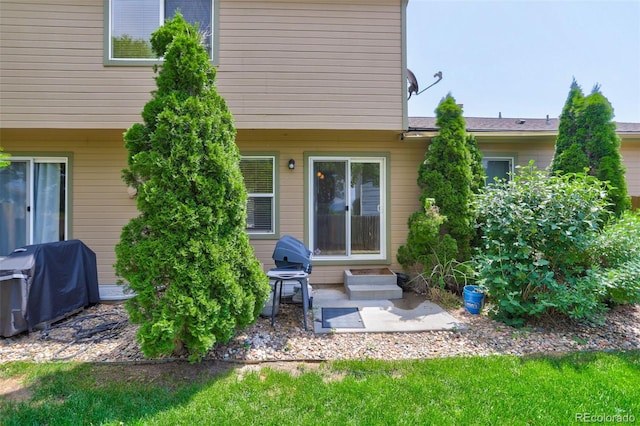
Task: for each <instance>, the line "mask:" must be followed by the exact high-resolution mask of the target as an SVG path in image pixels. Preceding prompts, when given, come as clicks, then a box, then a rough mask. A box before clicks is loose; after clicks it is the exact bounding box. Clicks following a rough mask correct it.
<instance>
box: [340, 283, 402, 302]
mask: <svg viewBox="0 0 640 426" xmlns="http://www.w3.org/2000/svg"><path fill="white" fill-rule="evenodd" d="M345 288H346V290H347V296H349V299H350V300H391V299H402V289H401V288H400V287H398V286H397V285H396V284H355V285H352V284H347V285H345Z"/></svg>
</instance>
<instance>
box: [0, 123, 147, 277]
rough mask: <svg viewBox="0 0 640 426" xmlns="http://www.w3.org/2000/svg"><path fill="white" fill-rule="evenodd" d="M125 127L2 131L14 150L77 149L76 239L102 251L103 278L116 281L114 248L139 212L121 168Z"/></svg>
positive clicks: (100, 272) (74, 159)
mask: <svg viewBox="0 0 640 426" xmlns="http://www.w3.org/2000/svg"><path fill="white" fill-rule="evenodd" d="M122 132H123V131H122V130H110V131H105V130H73V131H65V130H56V129H40V130H7V129H3V130H2V131H1V132H0V137H1V140H2V145H3V147H4V148H5V151H6V152H8V153H22V154H31V155H40V154H43V153H46V154H47V155H51V156H55V155H56V153H71V154H72V159H71V161H70V162H69V166H70V168H71V175H72V177H73V181H72V182H71V190H72V191H73V193H72V201H73V205H72V207H71V208H72V212H71V221H70V223H69V229H70V234H71V235H70V238H73V239H78V240H81V241H83V242H84V243H85V244H86V245H87V246H88V247H89V248H91V250H93V251H94V252H95V253H96V258H97V263H98V282H99V283H100V284H113V283H115V282H116V277H115V274H114V271H113V264H114V263H115V252H114V247H115V245H116V244H117V243H118V241H119V239H120V232H121V230H122V227H123V226H124V225H125V224H126V223H127V222H128V221H129V219H130V218H131V217H133V216H135V215H137V210H136V207H135V200H133V199H131V198H130V197H129V194H128V193H127V188H126V186H125V184H124V182H123V181H122V180H121V179H120V175H121V171H122V169H123V168H125V167H126V166H127V161H126V155H127V153H126V150H125V149H124V142H123V141H122Z"/></svg>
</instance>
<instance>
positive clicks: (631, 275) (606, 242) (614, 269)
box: [590, 210, 640, 304]
mask: <svg viewBox="0 0 640 426" xmlns="http://www.w3.org/2000/svg"><path fill="white" fill-rule="evenodd" d="M590 253H591V259H592V263H593V264H594V265H597V266H598V268H597V269H596V272H595V275H596V277H597V278H598V279H599V280H600V282H602V283H603V285H604V287H605V290H606V295H605V298H606V300H607V301H608V302H610V303H613V304H624V303H640V213H639V212H635V213H633V212H631V211H629V210H627V211H625V212H623V214H622V216H621V217H620V218H619V219H614V220H612V221H611V222H610V223H609V224H607V225H606V226H605V227H604V228H603V230H602V232H601V233H600V234H599V235H598V237H597V238H596V239H595V240H594V242H593V244H592V245H591V247H590Z"/></svg>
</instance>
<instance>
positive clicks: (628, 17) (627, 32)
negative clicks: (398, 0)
mask: <svg viewBox="0 0 640 426" xmlns="http://www.w3.org/2000/svg"><path fill="white" fill-rule="evenodd" d="M407 44H408V47H407V65H408V68H409V69H411V71H413V73H414V74H415V75H416V77H417V79H418V82H419V84H420V90H422V88H425V87H427V86H428V85H429V84H431V83H433V82H434V81H435V79H434V78H433V75H434V74H435V73H436V72H437V71H442V73H443V79H442V81H440V83H438V84H436V85H435V86H433V87H432V88H430V89H428V90H426V91H425V92H423V93H422V94H421V95H419V96H417V97H416V96H415V95H414V96H412V97H411V99H410V100H409V116H412V117H420V116H422V117H433V116H434V115H435V113H434V110H435V108H436V107H437V105H438V103H439V102H440V100H441V99H442V98H443V97H444V96H446V95H447V93H449V92H450V93H451V94H452V95H453V97H454V98H455V99H456V102H458V103H459V104H463V105H464V109H463V114H464V116H466V117H498V113H499V112H501V113H502V116H503V117H513V118H544V117H545V116H546V115H547V114H548V115H549V117H551V118H557V117H558V116H559V115H560V113H561V111H562V107H563V106H564V102H565V100H566V99H567V95H568V93H569V87H570V85H571V81H572V79H573V77H575V79H576V81H577V82H578V84H579V85H580V86H581V87H582V90H583V91H584V92H585V95H587V94H589V93H590V92H591V89H592V88H593V86H594V85H595V84H600V86H601V88H600V91H601V92H602V94H603V95H604V96H606V97H607V98H608V99H609V102H611V104H612V106H613V108H614V113H615V117H614V120H615V121H620V122H640V0H621V1H615V0H609V1H607V0H600V1H596V0H556V1H549V0H548V1H541V0H538V1H534V0H501V1H489V0H467V1H457V0H409V6H408V8H407Z"/></svg>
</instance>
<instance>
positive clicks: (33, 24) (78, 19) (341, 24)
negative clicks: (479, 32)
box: [0, 0, 404, 130]
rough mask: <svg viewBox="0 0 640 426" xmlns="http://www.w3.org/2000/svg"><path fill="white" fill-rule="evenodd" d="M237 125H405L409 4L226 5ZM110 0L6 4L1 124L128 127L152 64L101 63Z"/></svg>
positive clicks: (223, 27)
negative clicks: (404, 12)
mask: <svg viewBox="0 0 640 426" xmlns="http://www.w3.org/2000/svg"><path fill="white" fill-rule="evenodd" d="M219 22H220V32H219V40H218V41H219V52H220V55H219V68H218V69H219V72H218V87H219V91H220V94H221V95H222V96H223V97H225V98H226V99H227V102H228V104H229V106H230V109H231V111H232V113H233V114H234V116H235V119H236V124H237V126H238V128H301V129H314V128H316V129H389V130H399V129H401V128H402V106H403V102H404V93H403V91H402V64H401V48H402V44H401V39H402V33H401V0H370V1H364V0H350V1H348V2H347V1H343V0H324V1H322V2H312V1H305V0H283V1H267V0H264V1H249V0H220V6H219ZM103 27H104V18H103V1H102V0H83V1H80V0H2V1H0V55H1V60H0V75H1V79H0V122H1V123H2V127H5V128H109V129H115V128H127V127H129V125H130V124H131V123H132V122H136V121H139V120H140V118H139V117H140V111H141V109H142V107H143V106H144V104H145V102H146V101H147V100H148V99H149V97H150V94H149V93H150V92H151V91H152V90H153V89H154V88H155V85H154V80H153V76H154V74H153V71H152V68H151V67H117V66H109V67H105V66H104V65H103V31H104V28H103Z"/></svg>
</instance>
